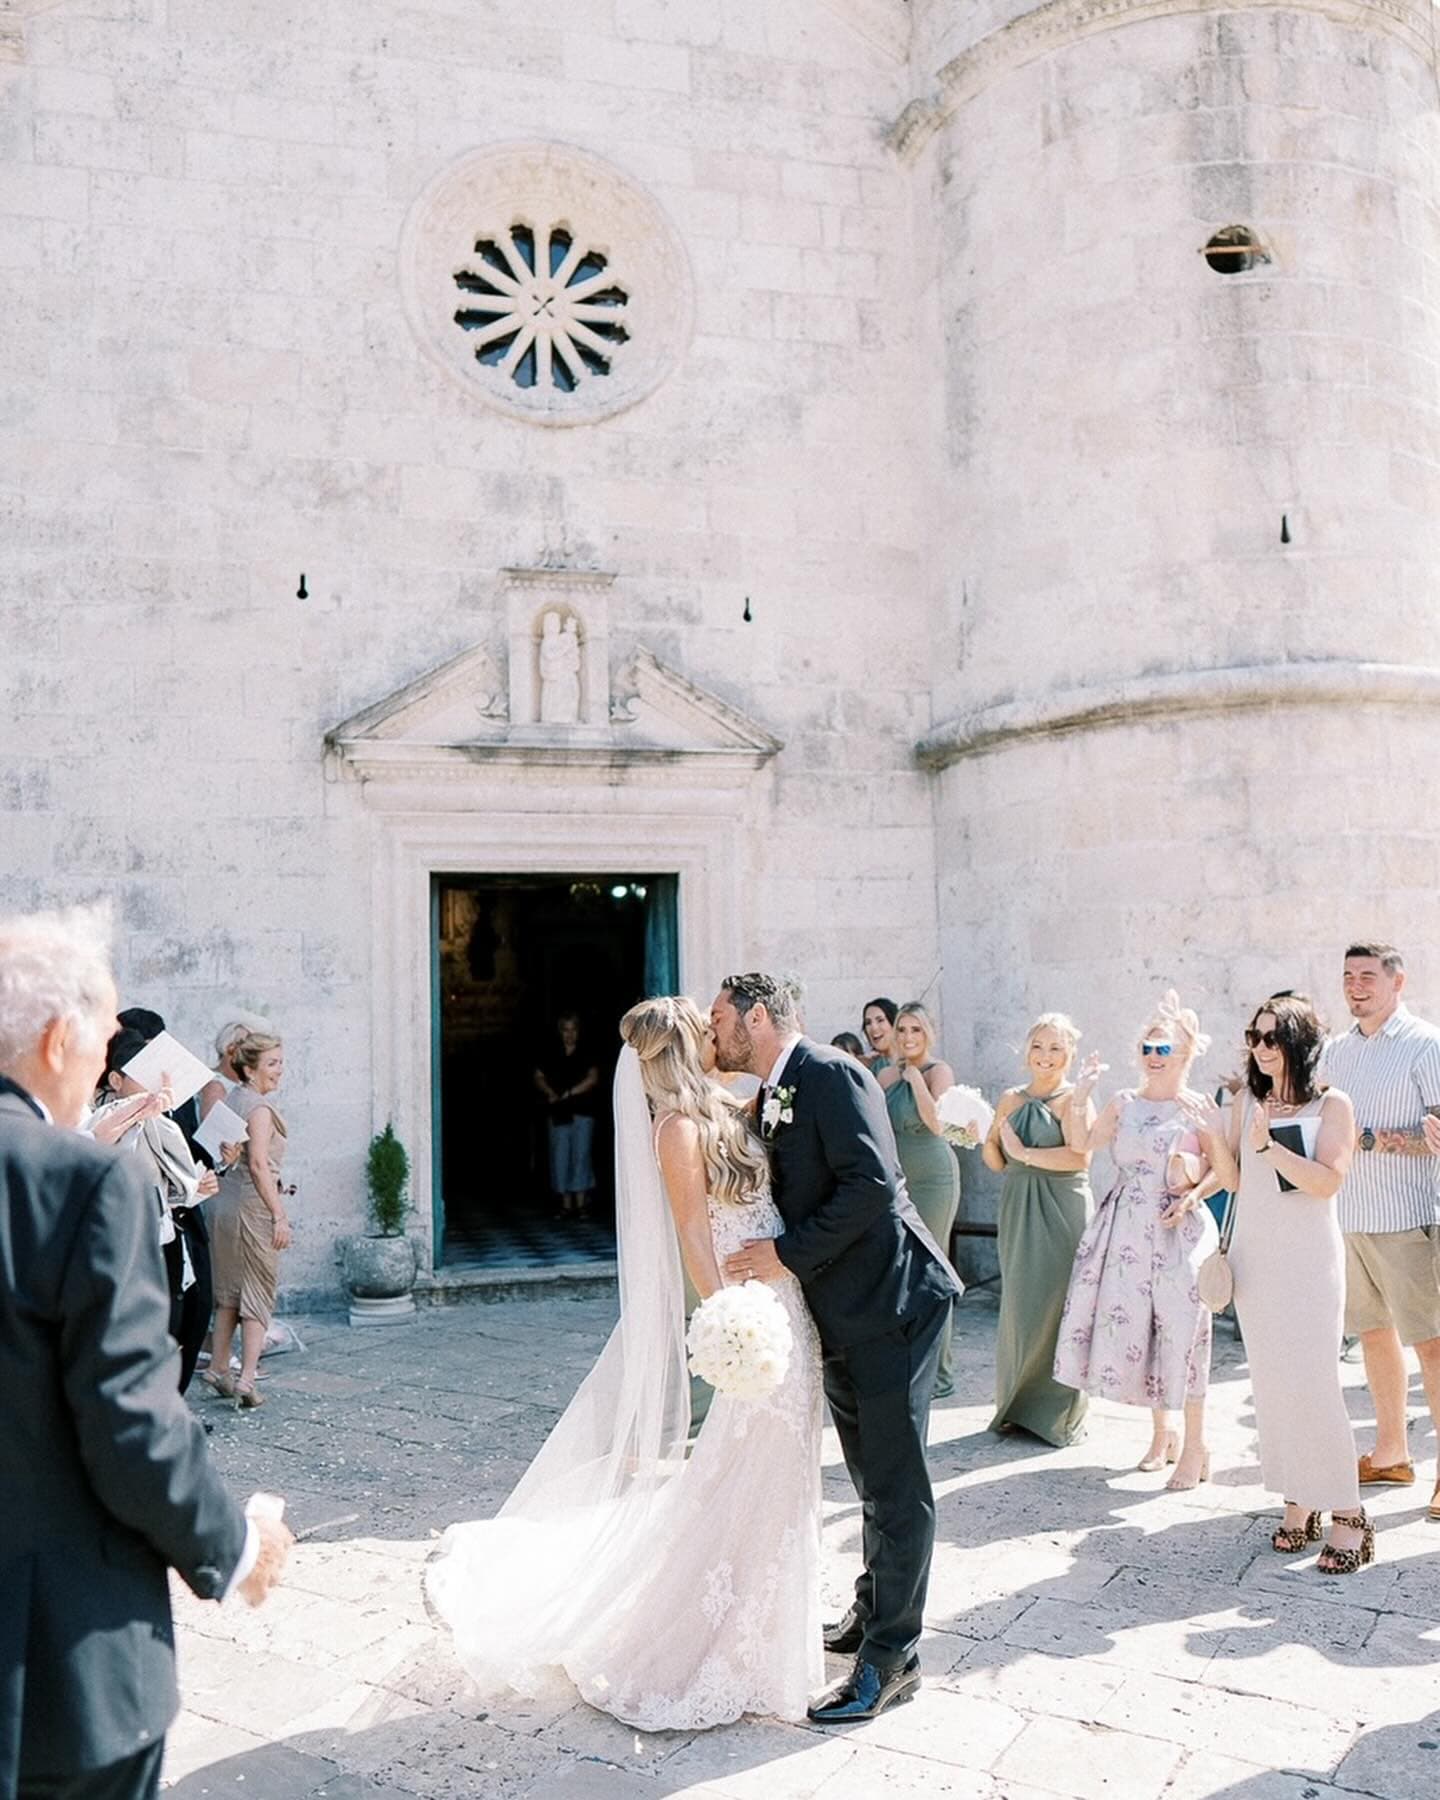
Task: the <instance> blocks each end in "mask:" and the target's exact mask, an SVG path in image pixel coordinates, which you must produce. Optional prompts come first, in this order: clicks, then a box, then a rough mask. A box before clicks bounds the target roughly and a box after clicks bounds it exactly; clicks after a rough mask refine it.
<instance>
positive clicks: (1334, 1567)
mask: <svg viewBox="0 0 1440 1800" xmlns="http://www.w3.org/2000/svg"><path fill="white" fill-rule="evenodd" d="M1330 1523H1331V1524H1332V1525H1345V1526H1348V1527H1349V1529H1350V1530H1351V1531H1363V1532H1364V1534H1365V1535H1364V1536H1363V1537H1362V1538H1361V1540H1360V1547H1359V1549H1358V1550H1337V1549H1336V1548H1335V1546H1334V1544H1326V1546H1325V1547H1324V1549H1323V1550H1322V1551H1321V1552H1320V1560H1319V1562H1318V1563H1316V1565H1315V1566H1316V1568H1317V1569H1319V1571H1320V1573H1321V1574H1322V1575H1354V1574H1355V1573H1356V1571H1357V1570H1359V1569H1363V1568H1364V1567H1365V1565H1366V1563H1372V1562H1374V1560H1375V1527H1374V1526H1373V1525H1372V1524H1371V1523H1370V1521H1369V1519H1367V1518H1366V1516H1365V1508H1364V1507H1363V1506H1362V1507H1361V1508H1360V1510H1359V1512H1356V1513H1338V1512H1332V1513H1331V1515H1330Z"/></svg>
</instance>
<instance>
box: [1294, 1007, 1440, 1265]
mask: <svg viewBox="0 0 1440 1800" xmlns="http://www.w3.org/2000/svg"><path fill="white" fill-rule="evenodd" d="M1320 1080H1321V1082H1322V1083H1323V1084H1324V1085H1325V1086H1326V1087H1335V1088H1339V1089H1340V1090H1341V1091H1342V1092H1343V1093H1346V1094H1348V1095H1349V1096H1350V1098H1351V1100H1352V1102H1353V1103H1354V1106H1355V1128H1356V1130H1357V1131H1364V1130H1366V1129H1367V1127H1368V1128H1369V1129H1370V1130H1372V1131H1415V1130H1417V1129H1418V1128H1419V1125H1420V1121H1421V1119H1423V1118H1424V1116H1425V1110H1426V1108H1427V1107H1431V1106H1440V1029H1437V1027H1436V1026H1434V1025H1431V1024H1428V1023H1427V1022H1426V1021H1425V1020H1424V1019H1417V1018H1416V1017H1415V1015H1414V1013H1412V1012H1410V1011H1408V1010H1407V1009H1406V1008H1405V1007H1403V1006H1397V1007H1396V1009H1395V1011H1394V1012H1393V1013H1392V1014H1391V1015H1390V1017H1389V1018H1388V1019H1387V1020H1386V1021H1385V1023H1384V1024H1383V1025H1382V1026H1381V1027H1380V1029H1379V1030H1378V1031H1377V1032H1375V1033H1373V1034H1372V1035H1371V1036H1370V1037H1366V1035H1365V1033H1364V1032H1363V1031H1361V1029H1360V1027H1359V1026H1358V1025H1355V1026H1352V1028H1351V1029H1350V1030H1349V1031H1347V1032H1345V1033H1343V1035H1341V1036H1340V1037H1333V1038H1331V1039H1330V1040H1329V1042H1328V1043H1327V1044H1326V1046H1325V1048H1324V1051H1323V1052H1322V1053H1321V1058H1320ZM1339 1214H1340V1229H1341V1230H1342V1231H1364V1232H1372V1231H1375V1232H1384V1231H1414V1230H1415V1228H1416V1227H1417V1226H1421V1225H1436V1224H1440V1158H1436V1157H1433V1156H1424V1155H1422V1156H1396V1155H1395V1154H1394V1153H1393V1152H1390V1151H1380V1150H1360V1149H1357V1150H1356V1152H1355V1160H1354V1161H1353V1162H1352V1163H1351V1164H1350V1173H1349V1174H1348V1175H1347V1176H1346V1177H1345V1181H1344V1185H1343V1186H1342V1187H1341V1189H1340V1201H1339Z"/></svg>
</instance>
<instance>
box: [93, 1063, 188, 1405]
mask: <svg viewBox="0 0 1440 1800" xmlns="http://www.w3.org/2000/svg"><path fill="white" fill-rule="evenodd" d="M146 1041H147V1040H146V1039H145V1038H144V1037H143V1036H142V1035H141V1033H140V1032H139V1031H137V1030H135V1029H134V1028H133V1027H127V1028H126V1029H124V1030H121V1031H117V1032H116V1033H115V1035H114V1036H113V1037H112V1038H111V1040H110V1042H109V1044H108V1045H107V1047H106V1052H105V1073H104V1082H103V1086H102V1088H101V1091H100V1094H99V1096H98V1097H97V1098H98V1104H97V1108H96V1111H95V1112H94V1113H93V1114H92V1115H91V1117H90V1119H89V1120H88V1121H87V1125H86V1129H87V1130H88V1131H89V1133H90V1135H91V1136H92V1137H95V1138H97V1139H99V1140H100V1141H101V1142H102V1143H104V1142H113V1143H116V1144H117V1145H118V1147H119V1148H120V1149H122V1150H125V1151H128V1152H129V1153H130V1154H131V1155H132V1156H134V1157H136V1158H137V1160H138V1162H139V1165H140V1171H141V1180H142V1181H143V1183H144V1185H145V1192H146V1195H147V1197H148V1198H149V1199H150V1200H151V1202H152V1203H153V1206H154V1210H155V1221H156V1229H157V1232H158V1235H159V1240H160V1248H161V1253H162V1254H163V1256H164V1258H165V1278H166V1284H167V1286H168V1288H169V1291H170V1335H171V1337H173V1338H174V1339H175V1342H176V1343H177V1344H178V1345H179V1346H180V1392H181V1393H182V1394H183V1393H184V1392H185V1391H186V1389H187V1388H188V1387H189V1386H190V1381H191V1378H192V1377H193V1375H194V1373H195V1365H196V1360H197V1358H198V1356H199V1354H200V1346H201V1344H202V1342H203V1341H204V1339H205V1335H206V1333H207V1332H208V1331H209V1329H210V1303H211V1265H210V1248H209V1239H208V1237H207V1236H206V1235H205V1231H204V1225H203V1212H202V1207H203V1203H204V1202H205V1201H207V1200H209V1199H211V1198H213V1196H214V1194H215V1193H216V1191H217V1189H218V1187H219V1185H220V1184H219V1182H218V1180H217V1179H216V1176H215V1172H214V1170H213V1169H210V1168H204V1167H202V1166H200V1165H199V1164H197V1162H196V1161H195V1158H194V1156H193V1155H192V1154H191V1150H190V1146H189V1144H188V1143H187V1142H186V1140H185V1134H184V1132H183V1131H182V1130H181V1129H180V1126H179V1125H178V1124H177V1123H176V1121H175V1118H174V1116H173V1115H170V1114H166V1113H164V1112H162V1111H161V1110H160V1108H161V1106H162V1105H163V1102H164V1101H165V1099H166V1098H167V1096H166V1095H165V1094H164V1093H160V1094H148V1093H147V1092H146V1090H145V1089H144V1088H143V1087H141V1085H140V1083H139V1082H138V1081H136V1080H134V1078H133V1077H131V1076H129V1075H127V1074H125V1072H124V1071H125V1065H126V1064H127V1063H128V1062H130V1061H131V1059H132V1058H134V1057H136V1056H138V1055H139V1053H140V1052H141V1051H142V1050H143V1049H144V1048H145V1044H146ZM137 1103H141V1109H140V1111H139V1112H138V1113H137V1112H136V1110H135V1108H136V1104H137ZM107 1114H123V1115H124V1116H125V1121H126V1122H125V1124H124V1125H123V1127H122V1129H121V1132H120V1134H119V1135H118V1136H115V1135H113V1134H112V1133H111V1132H110V1131H108V1130H106V1125H107V1124H108V1120H107V1118H106V1115H107Z"/></svg>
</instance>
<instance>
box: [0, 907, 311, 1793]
mask: <svg viewBox="0 0 1440 1800" xmlns="http://www.w3.org/2000/svg"><path fill="white" fill-rule="evenodd" d="M108 938H109V930H108V917H107V915H106V914H105V913H104V912H103V911H100V910H77V911H73V912H69V913H51V914H37V915H34V916H32V917H29V918H13V919H5V920H0V1415H3V1417H4V1420H5V1427H4V1430H3V1431H0V1520H3V1521H4V1525H3V1530H0V1794H6V1795H18V1796H19V1800H149V1797H150V1796H152V1795H154V1794H155V1793H156V1792H157V1791H158V1788H159V1781H160V1761H161V1756H162V1754H163V1749H164V1740H165V1732H166V1730H167V1729H168V1727H169V1724H170V1721H171V1720H172V1718H173V1717H174V1715H175V1712H176V1710H177V1707H178V1704H179V1702H178V1696H177V1692H176V1685H175V1649H174V1630H173V1626H172V1622H171V1616H170V1592H169V1584H168V1580H167V1574H166V1571H167V1569H170V1568H173V1569H175V1570H176V1571H177V1572H178V1573H179V1575H180V1576H181V1578H182V1579H183V1580H184V1581H185V1583H186V1584H187V1585H188V1586H189V1587H190V1588H191V1589H192V1591H193V1592H194V1593H196V1594H198V1595H199V1596H200V1597H201V1598H203V1599H214V1600H221V1599H224V1598H225V1596H226V1595H227V1594H228V1593H229V1592H230V1591H231V1589H232V1588H236V1587H238V1588H239V1590H240V1592H241V1593H242V1594H243V1595H244V1597H245V1598H246V1599H247V1600H249V1601H250V1602H251V1604H252V1605H258V1604H259V1602H260V1601H261V1600H262V1599H263V1598H264V1597H265V1595H266V1594H267V1593H268V1591H269V1590H270V1588H271V1587H272V1586H273V1584H274V1582H275V1581H276V1579H277V1578H278V1576H279V1573H280V1570H281V1567H282V1566H283V1563H284V1560H285V1555H286V1552H287V1550H288V1547H289V1544H290V1541H291V1539H290V1534H289V1532H288V1531H286V1529H285V1527H284V1526H283V1525H282V1524H281V1523H280V1522H279V1520H278V1519H273V1518H270V1517H263V1518H261V1517H257V1518H252V1519H247V1518H246V1516H245V1513H243V1512H242V1511H241V1509H240V1507H239V1506H237V1505H236V1503H235V1501H234V1500H233V1499H232V1498H231V1497H230V1495H229V1494H228V1493H227V1492H226V1489H225V1484H224V1483H223V1482H222V1481H221V1479H220V1477H219V1475H218V1474H217V1473H216V1472H215V1470H214V1468H213V1467H212V1466H211V1463H210V1460H209V1456H208V1453H207V1451H206V1448H205V1438H204V1434H203V1433H202V1431H201V1429H200V1427H199V1425H198V1424H197V1423H196V1422H195V1420H194V1419H193V1418H192V1417H191V1415H190V1413H189V1411H188V1410H187V1408H186V1406H185V1404H184V1402H183V1401H182V1400H181V1398H180V1396H179V1394H178V1392H177V1391H176V1367H177V1365H176V1348H175V1344H174V1342H173V1340H172V1339H171V1338H170V1336H169V1334H168V1332H167V1329H166V1326H167V1321H168V1318H169V1310H170V1301H169V1295H168V1293H167V1291H166V1286H165V1276H164V1266H163V1263H162V1261H161V1256H160V1244H159V1234H158V1232H157V1231H156V1220H155V1216H154V1213H153V1211H152V1210H151V1208H150V1207H149V1205H148V1204H147V1201H146V1197H145V1194H144V1192H143V1190H142V1187H141V1184H140V1182H139V1180H138V1179H137V1177H136V1175H135V1173H134V1168H133V1161H132V1159H131V1158H129V1157H126V1156H123V1155H120V1154H119V1153H117V1152H116V1151H114V1150H110V1149H107V1148H105V1147H104V1146H102V1145H99V1144H96V1143H95V1142H93V1141H92V1140H91V1139H90V1138H88V1137H85V1136H83V1135H82V1134H80V1133H79V1132H77V1131H75V1130H74V1129H73V1127H74V1126H75V1125H76V1124H77V1123H78V1121H79V1120H80V1118H81V1117H82V1116H83V1114H84V1111H85V1106H86V1102H87V1101H88V1099H89V1097H90V1095H91V1094H92V1093H93V1092H94V1089H95V1086H96V1083H97V1081H98V1080H99V1076H100V1071H101V1069H102V1068H103V1066H104V1062H105V1046H106V1043H107V1041H108V1039H109V1038H110V1035H111V1033H112V1032H113V1031H114V1029H115V984H114V981H113V980H112V978H111V974H110V968H109V945H108Z"/></svg>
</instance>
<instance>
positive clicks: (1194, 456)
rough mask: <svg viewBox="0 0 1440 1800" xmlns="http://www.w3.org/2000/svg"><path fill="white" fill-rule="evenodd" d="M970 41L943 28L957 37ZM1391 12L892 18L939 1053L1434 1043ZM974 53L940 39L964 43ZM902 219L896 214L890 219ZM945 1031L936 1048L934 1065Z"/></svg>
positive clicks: (1001, 1065)
mask: <svg viewBox="0 0 1440 1800" xmlns="http://www.w3.org/2000/svg"><path fill="white" fill-rule="evenodd" d="M977 14H979V15H981V19H982V20H983V23H982V22H980V21H977V18H976V15H977ZM1428 14H1429V6H1428V4H1427V5H1423V6H1422V5H1420V4H1415V5H1413V6H1411V5H1409V4H1407V0H1345V4H1339V3H1338V0H1296V3H1295V4H1293V5H1288V6H1275V5H1273V4H1262V3H1260V0H1255V3H1253V4H1248V3H1247V0H1227V3H1226V4H1225V5H1223V6H1219V5H1209V6H1206V5H1201V4H1196V3H1194V0H1103V3H1102V0H1051V3H1050V4H1048V5H1044V6H1039V7H1028V6H1026V5H1024V4H1021V3H1020V0H995V3H994V4H992V5H990V6H988V7H983V8H977V7H974V6H972V5H971V4H970V3H969V0H929V3H928V5H926V4H924V3H923V0H922V4H921V5H920V6H919V7H918V8H917V21H916V23H917V32H918V35H919V39H920V41H921V43H923V44H924V45H925V46H926V50H925V52H924V54H926V55H927V56H929V58H930V59H931V60H930V63H929V66H930V67H931V68H932V69H933V70H935V71H938V73H937V75H936V77H935V79H934V81H933V83H932V84H931V87H932V93H933V98H929V99H926V100H923V101H919V102H916V103H915V104H913V105H912V106H911V107H910V108H909V109H908V111H907V113H906V115H905V117H904V118H903V119H902V120H901V122H900V124H899V126H897V128H896V134H895V136H896V142H897V145H898V147H899V148H900V150H901V153H902V154H906V155H909V156H911V157H912V158H913V159H914V160H915V162H916V165H917V171H918V174H919V178H920V180H921V183H922V189H923V191H924V194H925V196H926V198H925V201H924V202H923V204H922V211H921V217H922V219H923V220H924V221H925V227H924V228H925V230H927V231H928V232H929V233H930V235H931V246H932V253H933V257H934V266H933V269H932V270H931V277H932V280H933V294H934V299H935V304H934V306H933V309H932V316H933V318H934V319H935V320H936V321H937V326H938V330H939V331H940V333H941V334H942V342H941V343H940V345H939V346H938V365H939V367H940V369H941V370H942V371H943V389H944V392H943V410H944V418H943V424H941V426H940V429H941V432H942V441H943V458H942V461H941V465H940V472H939V480H940V492H939V495H938V503H937V506H936V509H935V512H936V517H937V519H938V521H939V524H938V534H939V541H938V548H937V567H938V569H939V570H940V581H939V585H940V587H941V588H942V590H943V591H942V592H941V593H939V594H937V600H936V604H937V607H938V608H939V609H940V624H939V627H938V629H937V645H938V647H939V649H938V653H937V658H936V661H937V664H939V665H941V673H940V674H939V675H938V676H937V688H936V697H935V712H934V719H935V721H936V723H935V726H934V728H933V730H932V732H931V734H930V736H929V737H928V739H927V740H926V742H925V743H924V744H923V745H922V748H921V754H922V757H923V758H924V759H925V760H926V761H927V762H928V763H929V764H930V765H931V766H932V767H933V768H934V769H935V770H936V771H937V814H938V820H939V829H940V871H941V873H940V882H941V892H940V904H941V923H942V932H943V945H944V951H945V967H946V971H947V974H946V982H947V991H946V1018H947V1040H948V1042H947V1047H948V1048H950V1049H951V1050H952V1054H954V1056H955V1060H957V1062H958V1061H962V1060H964V1058H965V1053H966V1052H967V1050H968V1052H969V1053H970V1055H972V1056H973V1057H974V1058H975V1061H974V1063H973V1065H970V1066H973V1067H974V1068H975V1069H976V1071H977V1074H984V1075H985V1076H986V1077H988V1078H990V1079H999V1078H1002V1077H1004V1076H1005V1075H1006V1074H1007V1072H1008V1071H1009V1070H1010V1069H1012V1068H1013V1067H1014V1063H1013V1054H1012V1048H1011V1047H1012V1046H1014V1045H1015V1044H1016V1043H1017V1042H1018V1041H1019V1040H1020V1037H1021V1034H1022V1033H1023V1031H1024V1029H1025V1026H1026V1024H1027V1022H1028V1017H1029V1015H1030V1014H1031V1013H1033V1012H1034V1011H1035V1010H1037V1009H1039V1008H1041V1007H1059V1008H1063V1009H1065V1010H1067V1011H1070V1012H1072V1013H1073V1014H1074V1015H1075V1017H1076V1018H1077V1020H1078V1021H1079V1022H1080V1024H1081V1025H1082V1027H1083V1029H1084V1032H1085V1046H1086V1047H1092V1046H1093V1047H1096V1048H1099V1049H1100V1050H1102V1051H1103V1052H1105V1053H1106V1055H1107V1060H1109V1061H1110V1062H1111V1063H1112V1065H1113V1066H1114V1073H1113V1074H1112V1076H1111V1078H1110V1079H1112V1080H1113V1079H1116V1078H1117V1077H1122V1078H1123V1074H1124V1070H1125V1068H1126V1066H1127V1065H1128V1062H1129V1055H1130V1053H1129V1050H1128V1045H1129V1043H1130V1041H1131V1039H1132V1037H1133V1033H1134V1031H1135V1029H1136V1028H1137V1027H1138V1026H1139V1025H1141V1024H1142V1023H1143V1019H1144V1015H1145V1010H1146V1008H1147V1006H1148V1005H1149V1003H1150V998H1151V996H1152V994H1153V993H1154V992H1155V990H1156V989H1158V988H1160V987H1161V986H1163V985H1167V984H1169V983H1170V982H1174V983H1175V984H1176V985H1178V986H1179V987H1180V988H1181V990H1182V992H1183V993H1184V994H1185V996H1186V998H1187V999H1193V1001H1194V1003H1195V1004H1196V1005H1198V1007H1199V1008H1200V1011H1201V1014H1202V1017H1203V1018H1204V1019H1205V1021H1206V1024H1207V1026H1209V1027H1211V1028H1212V1029H1214V1030H1215V1031H1216V1032H1217V1033H1219V1034H1220V1040H1221V1041H1220V1046H1219V1048H1218V1049H1217V1052H1216V1054H1215V1056H1214V1058H1213V1059H1212V1062H1211V1064H1210V1065H1209V1066H1210V1067H1212V1068H1216V1069H1218V1068H1219V1067H1220V1066H1221V1063H1222V1061H1223V1064H1224V1066H1227V1067H1228V1066H1229V1065H1231V1064H1232V1063H1234V1062H1235V1060H1236V1056H1235V1052H1234V1050H1233V1045H1234V1043H1235V1040H1236V1036H1237V1034H1238V1031H1239V1029H1240V1027H1241V1026H1242V1025H1243V1024H1244V1023H1246V1016H1245V1015H1246V1009H1247V1008H1249V1007H1250V1006H1252V1005H1253V1004H1254V1003H1255V1002H1256V1001H1257V1000H1258V999H1259V998H1261V997H1263V996H1264V995H1265V994H1267V993H1269V992H1271V991H1273V989H1274V988H1276V987H1280V986H1284V987H1299V988H1307V989H1309V990H1310V991H1311V992H1313V993H1314V994H1315V996H1316V998H1317V1000H1318V1001H1320V1002H1322V1010H1323V1011H1325V1012H1326V1013H1327V1014H1328V1015H1329V1016H1330V1017H1332V1018H1333V1017H1334V1016H1335V1014H1336V1013H1337V1011H1338V1007H1339V993H1338V989H1339V961H1340V955H1341V952H1342V950H1343V948H1344V945H1345V943H1346V942H1347V941H1348V940H1349V939H1350V938H1351V937H1352V936H1356V935H1372V934H1375V935H1382V934H1383V935H1384V936H1387V937H1390V938H1393V939H1394V940H1395V941H1397V942H1399V943H1401V944H1402V945H1403V946H1404V947H1405V949H1406V950H1407V951H1408V952H1409V953H1410V957H1411V963H1412V969H1413V974H1412V993H1413V996H1414V997H1415V999H1416V1001H1417V1004H1423V1005H1424V1006H1425V1007H1426V1008H1427V1009H1428V1010H1429V1011H1430V1012H1431V1013H1432V1015H1440V919H1437V909H1436V904H1435V895H1436V887H1437V873H1440V863H1437V854H1436V849H1437V838H1440V779H1437V769H1440V580H1437V574H1440V569H1437V562H1440V410H1437V408H1440V211H1437V205H1436V201H1435V195H1436V194H1437V192H1440V183H1437V175H1440V154H1437V143H1440V132H1437V92H1440V90H1437V76H1436V72H1435V69H1434V67H1433V66H1432V63H1431V60H1430V44H1429V19H1428ZM977 33H978V35H977ZM926 207H928V213H927V211H926V210H925V208H926ZM967 1038H968V1042H967Z"/></svg>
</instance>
